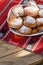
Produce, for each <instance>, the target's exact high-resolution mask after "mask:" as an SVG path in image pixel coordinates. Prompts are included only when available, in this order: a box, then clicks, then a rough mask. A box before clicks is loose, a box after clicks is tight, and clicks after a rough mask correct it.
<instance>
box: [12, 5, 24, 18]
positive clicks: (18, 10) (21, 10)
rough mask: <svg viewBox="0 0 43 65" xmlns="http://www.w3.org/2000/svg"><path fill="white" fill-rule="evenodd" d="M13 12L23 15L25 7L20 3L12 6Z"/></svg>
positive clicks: (16, 14)
mask: <svg viewBox="0 0 43 65" xmlns="http://www.w3.org/2000/svg"><path fill="white" fill-rule="evenodd" d="M12 12H13V14H14V15H15V16H16V17H18V16H23V15H24V9H23V7H22V6H20V5H16V6H14V7H13V8H12Z"/></svg>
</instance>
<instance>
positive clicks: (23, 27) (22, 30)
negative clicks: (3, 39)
mask: <svg viewBox="0 0 43 65" xmlns="http://www.w3.org/2000/svg"><path fill="white" fill-rule="evenodd" d="M26 30H30V28H28V27H26V26H22V27H21V28H20V30H19V31H21V32H24V31H26Z"/></svg>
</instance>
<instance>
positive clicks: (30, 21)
mask: <svg viewBox="0 0 43 65" xmlns="http://www.w3.org/2000/svg"><path fill="white" fill-rule="evenodd" d="M24 25H25V26H27V27H31V28H34V27H36V20H35V19H34V18H33V17H31V16H26V18H25V20H24Z"/></svg>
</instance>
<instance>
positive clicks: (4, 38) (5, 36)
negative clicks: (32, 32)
mask: <svg viewBox="0 0 43 65" xmlns="http://www.w3.org/2000/svg"><path fill="white" fill-rule="evenodd" d="M9 33H10V30H8V31H7V33H6V34H5V36H4V37H3V38H2V40H4V39H5V38H6V37H7V35H8V34H9Z"/></svg>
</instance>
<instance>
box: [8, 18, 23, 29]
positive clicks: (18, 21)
mask: <svg viewBox="0 0 43 65" xmlns="http://www.w3.org/2000/svg"><path fill="white" fill-rule="evenodd" d="M22 23H23V20H22V18H20V17H18V18H13V19H11V20H10V21H8V24H9V26H10V27H12V28H20V27H21V26H22Z"/></svg>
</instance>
